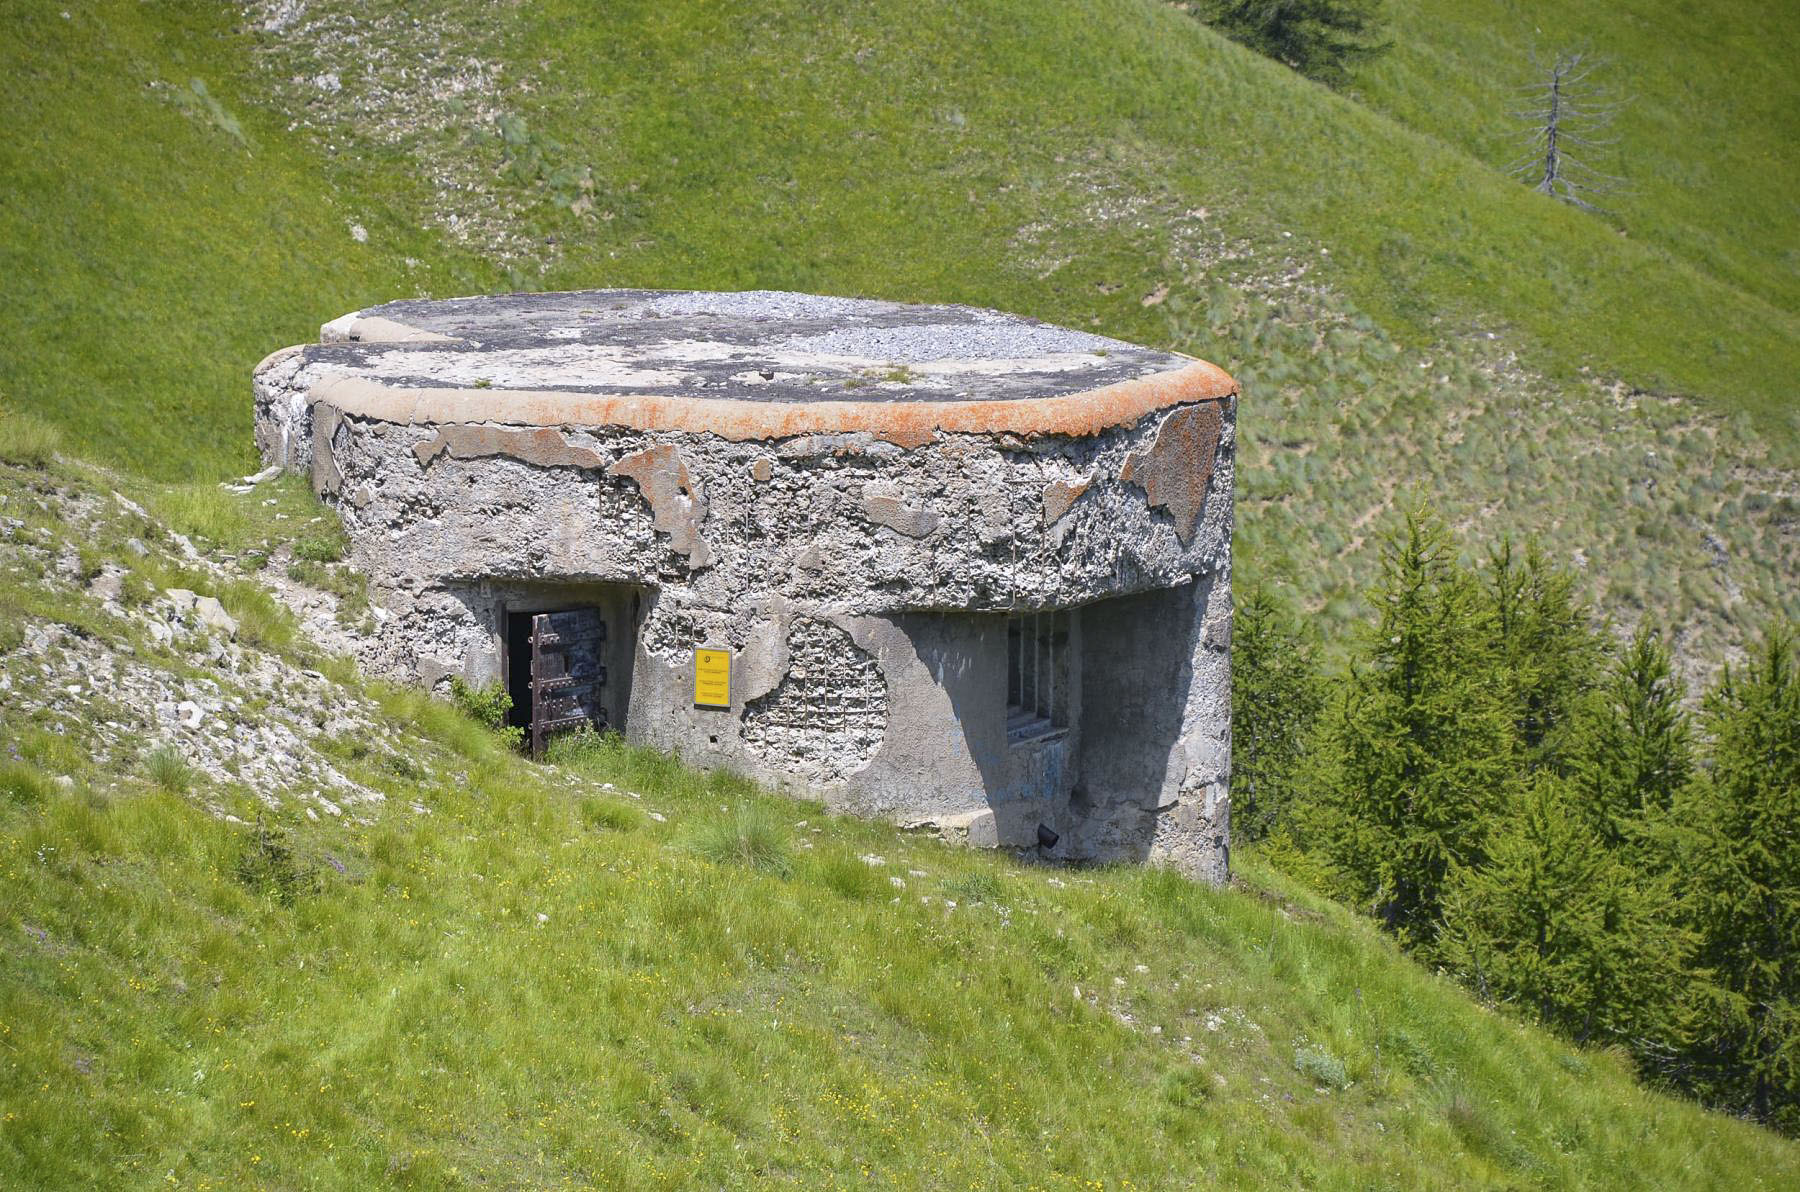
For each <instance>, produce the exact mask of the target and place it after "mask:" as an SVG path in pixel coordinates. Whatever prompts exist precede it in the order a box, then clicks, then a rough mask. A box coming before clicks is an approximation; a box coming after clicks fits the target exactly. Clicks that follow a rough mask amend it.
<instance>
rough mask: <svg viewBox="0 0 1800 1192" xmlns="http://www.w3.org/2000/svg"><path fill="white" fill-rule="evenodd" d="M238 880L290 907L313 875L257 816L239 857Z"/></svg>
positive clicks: (283, 835)
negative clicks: (254, 825)
mask: <svg viewBox="0 0 1800 1192" xmlns="http://www.w3.org/2000/svg"><path fill="white" fill-rule="evenodd" d="M237 878H238V880H239V881H240V882H243V883H244V884H245V885H246V886H248V887H250V888H251V889H252V890H255V891H256V892H257V893H259V894H264V895H267V896H269V897H272V898H274V899H275V901H277V902H279V903H281V904H282V905H283V906H291V905H292V904H293V901H294V898H295V897H296V896H297V895H298V894H300V892H301V891H302V890H303V889H305V888H306V887H307V886H308V885H310V884H311V882H312V880H313V875H312V874H311V873H310V872H309V871H308V870H307V869H306V868H304V867H303V866H302V865H301V864H300V863H299V862H298V861H296V860H295V858H294V850H293V849H292V848H291V847H289V845H288V842H287V838H286V836H285V834H284V833H280V832H276V831H275V830H273V829H271V828H270V827H269V826H268V825H267V824H265V823H264V822H263V818H262V816H260V815H259V816H257V817H256V827H255V828H254V829H253V830H252V832H251V834H250V839H249V840H247V841H245V842H244V849H243V852H242V853H241V854H239V856H238V863H237Z"/></svg>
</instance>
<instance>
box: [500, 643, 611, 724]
mask: <svg viewBox="0 0 1800 1192" xmlns="http://www.w3.org/2000/svg"><path fill="white" fill-rule="evenodd" d="M607 636H608V635H607V618H606V617H605V616H604V615H603V614H602V613H601V610H600V609H598V608H594V607H575V608H564V609H558V610H555V611H551V612H536V611H531V612H524V611H519V612H512V611H509V612H508V613H507V614H506V692H507V694H508V695H509V696H511V697H512V708H511V709H510V710H509V711H508V713H507V722H508V723H509V724H512V725H514V726H516V727H518V728H520V729H523V730H524V732H525V740H526V743H527V744H528V745H529V747H530V749H531V752H532V755H533V756H538V755H541V754H542V753H543V752H544V749H545V747H546V746H547V745H548V744H549V742H550V740H551V738H553V737H555V736H557V735H558V734H560V733H566V732H573V731H576V730H578V729H581V728H583V727H591V728H593V729H594V730H595V731H603V730H605V729H606V728H608V727H609V717H608V715H607V706H606V705H607V699H606V697H607V694H608V692H607V681H606V680H607V666H606V648H607Z"/></svg>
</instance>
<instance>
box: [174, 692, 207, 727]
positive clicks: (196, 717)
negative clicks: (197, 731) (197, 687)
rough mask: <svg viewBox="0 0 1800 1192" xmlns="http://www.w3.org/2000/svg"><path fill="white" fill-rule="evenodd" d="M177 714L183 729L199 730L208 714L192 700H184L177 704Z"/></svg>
mask: <svg viewBox="0 0 1800 1192" xmlns="http://www.w3.org/2000/svg"><path fill="white" fill-rule="evenodd" d="M175 714H176V715H177V716H178V717H180V718H181V727H182V728H199V727H200V722H201V721H202V720H205V719H206V713H205V712H203V711H201V709H200V705H199V704H197V703H195V702H194V701H193V700H191V699H184V700H182V701H181V702H180V703H178V704H176V705H175Z"/></svg>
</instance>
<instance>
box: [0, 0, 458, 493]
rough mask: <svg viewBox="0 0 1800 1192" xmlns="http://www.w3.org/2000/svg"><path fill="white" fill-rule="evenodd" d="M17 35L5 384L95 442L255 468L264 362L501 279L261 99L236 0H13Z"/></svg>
mask: <svg viewBox="0 0 1800 1192" xmlns="http://www.w3.org/2000/svg"><path fill="white" fill-rule="evenodd" d="M65 11H66V12H67V16H66V17H65V16H64V13H65ZM0 30H3V32H0V112H3V113H4V116H5V121H6V125H7V135H6V136H5V138H3V139H0V179H4V181H3V182H0V276H4V277H5V278H6V282H5V290H6V309H5V312H4V314H0V395H4V396H7V397H10V398H11V399H12V400H13V401H14V402H15V403H16V404H17V405H19V406H22V407H24V408H26V409H29V410H34V411H36V412H39V413H41V414H43V415H44V416H46V417H48V418H50V419H52V420H54V421H55V422H56V423H58V424H60V425H61V426H62V427H64V428H65V429H66V430H67V431H68V432H70V437H71V439H72V445H74V446H77V447H78V448H79V449H80V450H82V451H84V452H87V453H90V454H92V455H94V456H97V457H99V458H103V459H108V460H113V461H117V462H120V463H124V464H127V465H129V466H132V467H134V468H137V469H140V470H142V471H145V472H148V473H151V474H154V475H157V476H160V477H165V478H169V479H184V478H190V477H191V478H205V479H215V478H217V476H218V475H220V474H221V473H223V472H227V471H231V470H234V469H236V470H241V469H244V468H247V467H249V466H250V464H251V461H252V454H253V453H252V450H251V447H250V444H249V441H248V439H247V437H246V436H247V433H248V426H249V423H248V413H249V407H248V404H247V403H248V394H249V390H248V387H247V377H248V375H249V373H248V370H249V369H250V368H251V367H252V366H254V365H255V363H256V361H257V360H259V359H261V357H262V356H264V355H266V354H267V353H268V352H269V351H272V350H273V349H274V348H276V347H278V346H280V345H282V344H284V343H288V342H290V341H296V340H302V339H307V338H311V337H313V336H316V335H317V333H318V324H319V323H320V322H321V321H322V318H329V317H331V316H330V314H329V313H325V314H322V313H321V312H330V311H333V310H337V309H338V308H340V307H342V308H349V307H353V306H356V305H358V304H363V303H367V302H370V301H375V300H379V299H385V298H389V297H393V296H395V295H397V294H413V293H419V292H425V291H432V292H438V291H443V290H458V289H479V288H483V287H485V286H488V285H491V284H493V274H492V272H491V271H489V270H485V269H480V268H472V267H471V266H469V265H468V263H466V262H462V261H459V260H458V259H457V258H456V257H455V256H454V254H450V253H447V252H446V251H445V249H444V247H443V246H442V245H441V244H440V243H439V240H438V238H437V237H436V236H434V235H432V234H431V233H429V232H425V231H421V230H420V229H418V228H417V226H416V224H415V221H414V220H413V219H412V218H411V215H410V213H408V212H405V211H403V210H401V209H399V208H397V207H395V206H393V205H391V204H389V203H388V202H386V201H385V200H386V198H387V197H388V196H389V195H391V194H392V193H393V192H394V189H395V188H392V187H378V188H375V189H373V190H370V191H365V192H362V193H359V194H357V195H355V196H349V195H345V194H344V193H342V192H341V191H339V190H337V189H336V188H334V186H333V185H332V184H331V182H330V180H329V178H328V177H327V176H326V173H325V172H324V171H323V170H322V169H321V166H320V161H319V155H318V154H317V153H316V152H315V151H314V150H313V149H312V148H311V147H310V146H308V145H306V144H305V143H303V142H301V141H298V140H296V139H295V138H294V137H292V136H291V135H289V134H288V133H287V132H286V130H285V127H284V125H285V123H286V122H285V121H283V120H282V119H281V118H280V117H279V116H278V115H277V114H275V113H273V112H270V111H268V110H266V109H264V108H261V107H258V106H257V105H256V104H254V103H252V102H248V101H247V98H246V96H245V95H244V92H243V81H244V67H245V66H246V64H247V59H246V57H245V45H244V40H243V38H242V36H241V34H240V33H239V32H238V31H237V29H236V21H235V20H234V19H233V14H232V12H231V10H230V9H229V8H227V7H222V6H217V5H187V6H181V5H158V6H155V7H154V8H152V7H149V6H140V5H135V4H114V5H101V6H84V5H76V6H59V5H54V4H21V3H14V2H12V0H7V2H6V3H5V4H3V5H0ZM353 224H361V225H364V227H365V230H366V231H368V232H369V233H370V234H369V236H368V240H367V242H366V243H364V242H359V241H358V240H357V239H355V238H354V237H353V235H352V225H353ZM409 260H410V261H413V262H416V265H410V266H409V264H408V261H409Z"/></svg>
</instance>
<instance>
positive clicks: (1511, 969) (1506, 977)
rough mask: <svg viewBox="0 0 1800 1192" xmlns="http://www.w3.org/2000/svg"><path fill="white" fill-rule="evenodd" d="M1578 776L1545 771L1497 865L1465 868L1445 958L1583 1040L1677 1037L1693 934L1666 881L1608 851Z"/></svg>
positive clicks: (1507, 832) (1515, 811) (1513, 822)
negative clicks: (1676, 916)
mask: <svg viewBox="0 0 1800 1192" xmlns="http://www.w3.org/2000/svg"><path fill="white" fill-rule="evenodd" d="M1581 802H1582V796H1581V795H1580V793H1579V792H1578V790H1577V788H1576V787H1574V786H1573V785H1572V784H1571V783H1569V782H1568V781H1567V780H1565V779H1562V778H1559V777H1557V776H1555V775H1553V774H1551V773H1549V772H1548V771H1541V772H1539V773H1538V774H1537V775H1536V776H1535V777H1534V778H1533V779H1532V780H1531V782H1530V785H1529V786H1528V787H1527V789H1526V790H1525V791H1524V793H1523V794H1521V795H1520V797H1519V798H1518V799H1517V800H1516V801H1515V802H1514V804H1513V805H1512V806H1511V807H1510V808H1509V809H1508V810H1507V811H1506V813H1505V814H1504V815H1503V816H1502V817H1501V819H1500V822H1499V824H1498V826H1497V827H1496V828H1495V831H1494V835H1493V839H1492V841H1491V842H1490V844H1489V847H1488V857H1487V861H1486V863H1485V864H1483V865H1482V866H1481V867H1479V868H1474V869H1462V870H1459V871H1458V874H1457V878H1456V881H1455V882H1454V883H1453V885H1452V888H1451V890H1450V892H1449V894H1448V896H1447V897H1446V899H1445V904H1444V928H1443V932H1442V934H1441V935H1440V937H1439V940H1438V945H1437V948H1436V955H1437V958H1438V959H1439V960H1440V961H1441V962H1442V963H1443V964H1444V965H1445V966H1446V967H1447V968H1449V969H1450V970H1451V971H1452V972H1454V973H1456V975H1457V976H1458V977H1460V978H1461V979H1462V980H1463V981H1464V983H1466V984H1468V985H1469V986H1471V987H1472V988H1474V989H1475V990H1476V991H1477V992H1478V993H1479V994H1481V996H1483V997H1485V998H1490V999H1492V1000H1494V1001H1499V1002H1509V1003H1515V1004H1518V1005H1520V1006H1523V1007H1525V1008H1527V1009H1528V1010H1529V1011H1530V1012H1531V1013H1532V1014H1534V1015H1535V1016H1536V1017H1537V1018H1538V1019H1539V1020H1540V1021H1542V1022H1544V1023H1547V1024H1549V1025H1551V1026H1554V1027H1557V1028H1559V1029H1561V1030H1563V1031H1564V1032H1566V1033H1568V1034H1569V1035H1572V1036H1573V1037H1574V1038H1576V1039H1577V1040H1581V1041H1588V1040H1605V1041H1610V1042H1619V1043H1628V1044H1635V1043H1636V1042H1637V1041H1638V1040H1641V1039H1647V1038H1649V1039H1654V1038H1662V1037H1665V1036H1666V1035H1667V1032H1668V1030H1669V1027H1670V1023H1671V1021H1672V1018H1673V1012H1674V1007H1675V997H1674V995H1675V992H1676V991H1677V990H1678V989H1679V988H1680V981H1681V976H1682V965H1683V962H1684V960H1685V954H1686V951H1687V947H1688V944H1687V940H1686V937H1685V935H1684V933H1683V932H1682V931H1681V929H1680V928H1679V926H1678V925H1676V924H1674V923H1673V922H1671V921H1669V918H1668V916H1666V915H1665V913H1664V907H1665V905H1666V903H1667V900H1668V893H1667V891H1666V889H1664V888H1663V887H1662V886H1660V885H1659V884H1658V879H1645V878H1643V877H1642V875H1640V874H1638V873H1637V872H1635V871H1634V870H1633V868H1632V867H1631V866H1630V865H1628V864H1627V863H1626V862H1625V860H1624V859H1623V857H1622V856H1621V854H1619V853H1617V852H1615V851H1613V850H1611V849H1608V848H1607V847H1606V843H1605V841H1604V840H1603V839H1602V837H1601V833H1600V826H1599V822H1598V821H1597V820H1596V818H1595V817H1593V816H1591V815H1589V814H1587V813H1586V810H1585V809H1584V808H1583V806H1582V805H1581Z"/></svg>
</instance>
